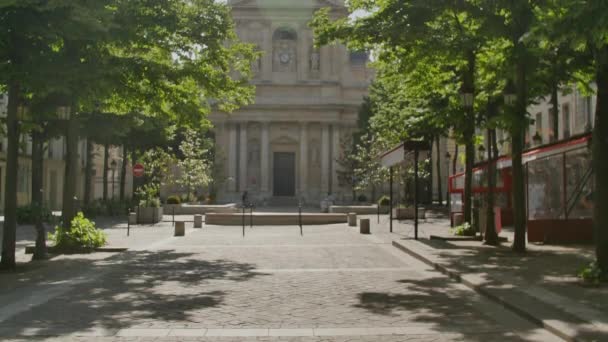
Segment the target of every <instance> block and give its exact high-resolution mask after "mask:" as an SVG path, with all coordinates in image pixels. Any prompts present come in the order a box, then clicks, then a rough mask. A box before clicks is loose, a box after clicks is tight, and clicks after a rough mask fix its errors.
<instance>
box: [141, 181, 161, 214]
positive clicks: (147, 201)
mask: <svg viewBox="0 0 608 342" xmlns="http://www.w3.org/2000/svg"><path fill="white" fill-rule="evenodd" d="M159 194H160V186H159V185H158V184H154V183H148V184H145V185H142V186H140V187H139V188H137V190H136V191H135V197H136V198H137V200H138V201H139V206H140V207H145V208H160V204H161V203H160V196H159Z"/></svg>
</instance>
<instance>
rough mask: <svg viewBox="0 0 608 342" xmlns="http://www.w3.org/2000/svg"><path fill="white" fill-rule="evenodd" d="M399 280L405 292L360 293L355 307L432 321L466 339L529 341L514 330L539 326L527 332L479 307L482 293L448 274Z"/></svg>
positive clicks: (443, 330) (436, 326)
mask: <svg viewBox="0 0 608 342" xmlns="http://www.w3.org/2000/svg"><path fill="white" fill-rule="evenodd" d="M398 283H400V284H402V285H403V292H404V293H387V292H363V293H359V294H358V299H359V304H357V305H355V306H356V307H358V308H362V309H365V310H368V311H370V312H372V313H374V314H379V315H388V316H401V315H404V314H405V315H408V317H409V319H408V320H409V321H411V322H417V323H420V324H428V325H430V326H432V327H433V328H432V329H433V330H435V331H437V332H439V333H442V334H461V335H462V337H461V338H462V340H464V341H479V342H486V341H489V340H491V341H526V338H522V337H521V336H516V335H514V333H513V331H516V330H518V333H521V334H522V335H523V336H525V335H526V333H530V335H531V334H532V333H533V331H532V330H533V329H534V328H535V327H533V326H530V328H529V331H525V330H522V328H521V327H520V326H517V327H514V326H508V325H503V324H502V322H501V318H500V317H491V316H490V315H489V313H488V311H487V310H485V309H484V308H482V307H478V305H479V302H480V301H479V297H478V295H476V294H474V293H473V292H471V291H469V290H467V289H464V288H458V287H456V286H454V285H455V284H454V282H453V281H451V280H449V279H447V278H445V277H434V278H428V279H422V280H412V279H403V280H399V281H398ZM490 314H491V313H490ZM531 340H532V339H531Z"/></svg>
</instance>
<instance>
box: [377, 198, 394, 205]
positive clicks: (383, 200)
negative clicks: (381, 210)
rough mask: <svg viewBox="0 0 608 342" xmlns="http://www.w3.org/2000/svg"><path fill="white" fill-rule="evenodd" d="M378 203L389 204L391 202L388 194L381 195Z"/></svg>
mask: <svg viewBox="0 0 608 342" xmlns="http://www.w3.org/2000/svg"><path fill="white" fill-rule="evenodd" d="M378 204H379V205H381V206H389V205H390V204H391V199H390V198H389V197H388V196H382V197H380V199H379V200H378Z"/></svg>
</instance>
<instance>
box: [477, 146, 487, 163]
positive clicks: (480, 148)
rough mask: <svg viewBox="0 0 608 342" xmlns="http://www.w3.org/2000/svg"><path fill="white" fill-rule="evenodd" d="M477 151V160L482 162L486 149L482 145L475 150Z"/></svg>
mask: <svg viewBox="0 0 608 342" xmlns="http://www.w3.org/2000/svg"><path fill="white" fill-rule="evenodd" d="M477 151H478V152H479V160H480V161H483V160H485V159H486V147H485V146H483V145H479V148H477Z"/></svg>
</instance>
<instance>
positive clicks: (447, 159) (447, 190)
mask: <svg viewBox="0 0 608 342" xmlns="http://www.w3.org/2000/svg"><path fill="white" fill-rule="evenodd" d="M451 158H452V156H451V155H450V152H446V153H445V170H446V171H447V175H448V177H447V179H448V181H447V182H446V187H445V193H446V195H445V200H446V204H447V207H448V213H449V212H450V206H451V205H450V176H451V174H450V160H451Z"/></svg>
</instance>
